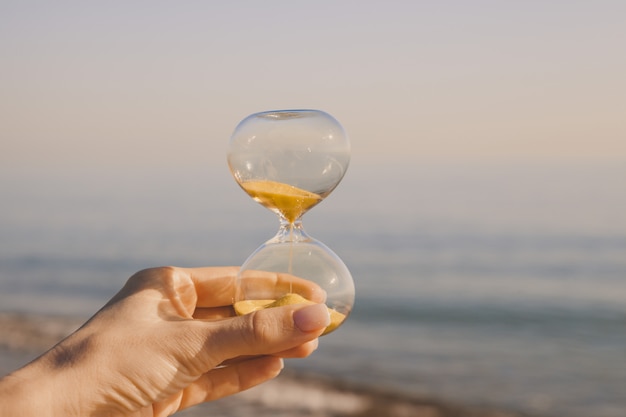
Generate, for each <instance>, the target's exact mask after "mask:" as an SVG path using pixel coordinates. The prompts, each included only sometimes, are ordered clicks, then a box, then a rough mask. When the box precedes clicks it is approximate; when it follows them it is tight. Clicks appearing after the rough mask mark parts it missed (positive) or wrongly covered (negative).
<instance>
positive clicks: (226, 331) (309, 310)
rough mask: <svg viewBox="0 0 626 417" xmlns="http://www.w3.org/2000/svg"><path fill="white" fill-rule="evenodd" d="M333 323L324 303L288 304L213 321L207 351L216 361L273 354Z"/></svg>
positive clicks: (297, 344)
mask: <svg viewBox="0 0 626 417" xmlns="http://www.w3.org/2000/svg"><path fill="white" fill-rule="evenodd" d="M329 324H330V315H329V313H328V308H327V307H326V305H325V304H313V305H302V304H295V305H288V306H283V307H274V308H269V309H265V310H258V311H255V312H253V313H250V314H247V315H245V316H239V317H232V318H230V319H227V320H220V321H218V322H211V327H210V330H209V333H208V335H206V339H205V349H204V351H205V352H206V353H207V354H208V355H209V357H210V360H211V362H214V365H217V364H219V363H222V362H223V361H225V360H227V359H232V358H234V357H237V356H247V355H271V354H274V353H278V352H283V351H286V350H289V349H292V348H295V347H297V346H300V345H302V344H304V343H306V342H309V341H311V340H314V339H316V338H318V337H319V336H320V335H321V334H322V333H323V331H324V329H326V327H327V326H328V325H329Z"/></svg>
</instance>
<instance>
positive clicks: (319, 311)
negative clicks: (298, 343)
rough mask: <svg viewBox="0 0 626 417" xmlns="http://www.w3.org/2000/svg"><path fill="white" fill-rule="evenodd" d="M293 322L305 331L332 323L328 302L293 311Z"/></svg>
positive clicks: (321, 327)
mask: <svg viewBox="0 0 626 417" xmlns="http://www.w3.org/2000/svg"><path fill="white" fill-rule="evenodd" d="M293 322H294V324H295V325H296V327H297V328H298V329H300V330H301V331H303V332H312V331H315V330H319V329H324V328H326V327H328V325H329V324H330V313H328V308H327V307H326V304H315V305H311V306H307V307H303V308H301V309H300V310H297V311H296V312H294V313H293Z"/></svg>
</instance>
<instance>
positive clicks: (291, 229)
mask: <svg viewBox="0 0 626 417" xmlns="http://www.w3.org/2000/svg"><path fill="white" fill-rule="evenodd" d="M272 240H273V241H274V242H280V243H283V242H306V241H310V240H311V237H310V236H309V235H307V234H306V232H305V231H304V228H303V227H302V221H301V220H296V221H295V222H293V223H290V222H288V221H286V220H282V219H281V221H280V228H279V229H278V233H276V236H274V238H273V239H272Z"/></svg>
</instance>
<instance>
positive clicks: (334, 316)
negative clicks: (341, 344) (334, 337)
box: [233, 293, 346, 336]
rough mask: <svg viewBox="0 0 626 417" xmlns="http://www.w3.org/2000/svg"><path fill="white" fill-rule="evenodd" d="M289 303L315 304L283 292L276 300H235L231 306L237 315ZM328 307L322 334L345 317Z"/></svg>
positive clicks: (299, 296) (336, 325)
mask: <svg viewBox="0 0 626 417" xmlns="http://www.w3.org/2000/svg"><path fill="white" fill-rule="evenodd" d="M290 304H315V303H314V302H313V301H309V300H307V299H306V298H304V297H302V296H301V295H299V294H293V293H290V294H285V295H284V296H282V297H281V298H279V299H278V300H244V301H238V302H236V303H235V304H234V305H233V307H234V308H235V313H236V314H237V315H238V316H243V315H245V314H248V313H252V312H253V311H257V310H262V309H265V308H272V307H281V306H286V305H290ZM327 308H328V314H330V324H329V325H328V327H326V329H324V332H323V333H322V336H324V335H326V334H328V333H330V332H332V331H333V330H335V329H336V328H337V327H339V326H340V325H341V323H342V322H343V321H344V320H345V319H346V315H345V314H343V313H340V312H338V311H337V310H335V309H332V308H330V307H327Z"/></svg>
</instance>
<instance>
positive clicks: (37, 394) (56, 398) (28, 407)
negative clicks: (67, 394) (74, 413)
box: [0, 359, 64, 417]
mask: <svg viewBox="0 0 626 417" xmlns="http://www.w3.org/2000/svg"><path fill="white" fill-rule="evenodd" d="M40 361H41V359H37V360H35V361H34V362H32V363H30V364H28V365H26V366H25V367H23V368H21V369H18V370H17V371H15V372H13V373H11V374H9V375H7V376H5V377H4V378H2V379H0V415H2V416H24V417H30V416H41V417H48V416H50V417H52V416H54V415H63V414H62V413H63V411H64V410H63V406H62V405H61V404H60V402H61V401H62V400H63V397H64V395H63V394H61V393H59V392H57V391H56V389H55V388H57V387H58V384H59V382H58V378H56V377H54V374H53V373H50V372H48V371H47V370H46V369H45V368H44V367H43V366H42V364H41V362H40Z"/></svg>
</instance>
